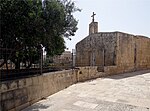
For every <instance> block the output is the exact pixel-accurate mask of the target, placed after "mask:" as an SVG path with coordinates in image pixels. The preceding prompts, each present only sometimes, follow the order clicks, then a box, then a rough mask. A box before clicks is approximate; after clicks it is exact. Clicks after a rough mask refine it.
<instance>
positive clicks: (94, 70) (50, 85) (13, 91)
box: [0, 66, 132, 111]
mask: <svg viewBox="0 0 150 111" xmlns="http://www.w3.org/2000/svg"><path fill="white" fill-rule="evenodd" d="M124 69H127V68H123V67H117V66H108V67H105V68H104V72H99V71H98V67H96V66H95V67H90V66H88V67H79V68H78V69H75V70H65V71H59V72H51V73H45V74H43V75H39V76H35V77H30V78H24V79H18V80H12V81H5V82H2V83H1V86H0V88H1V89H0V91H1V92H0V94H1V95H0V97H1V98H0V103H1V106H0V109H1V110H2V111H20V110H21V109H24V108H26V107H28V106H29V105H31V104H33V103H35V102H37V101H39V100H41V99H44V98H46V97H48V96H50V95H52V94H54V93H56V92H58V91H60V90H62V89H65V88H67V87H69V86H70V85H72V84H75V83H77V82H83V81H86V80H90V79H95V78H99V77H104V76H107V75H113V74H118V73H123V72H129V71H132V70H130V69H128V70H124ZM131 69H132V68H131ZM1 110H0V111H1Z"/></svg>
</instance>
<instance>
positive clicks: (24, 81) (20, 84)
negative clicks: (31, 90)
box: [18, 79, 26, 88]
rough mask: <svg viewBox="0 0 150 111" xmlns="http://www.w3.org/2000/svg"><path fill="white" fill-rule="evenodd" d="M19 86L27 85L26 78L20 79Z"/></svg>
mask: <svg viewBox="0 0 150 111" xmlns="http://www.w3.org/2000/svg"><path fill="white" fill-rule="evenodd" d="M18 87H19V88H23V87H26V79H20V80H19V81H18Z"/></svg>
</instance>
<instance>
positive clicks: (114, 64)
mask: <svg viewBox="0 0 150 111" xmlns="http://www.w3.org/2000/svg"><path fill="white" fill-rule="evenodd" d="M94 15H95V14H94V13H93V15H92V17H93V19H92V22H91V23H90V24H89V35H88V36H87V37H85V38H84V39H83V40H81V41H80V42H78V43H77V44H76V66H78V67H83V66H98V69H99V71H102V72H103V71H105V70H111V71H112V72H114V73H120V72H128V71H135V70H141V69H150V38H148V37H145V36H141V35H132V34H128V33H123V32H118V31H116V32H98V22H95V21H94Z"/></svg>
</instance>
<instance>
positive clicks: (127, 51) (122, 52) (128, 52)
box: [117, 33, 135, 72]
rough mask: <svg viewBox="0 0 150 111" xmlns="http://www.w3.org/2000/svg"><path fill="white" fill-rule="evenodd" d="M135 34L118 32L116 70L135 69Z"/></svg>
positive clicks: (127, 70) (126, 70)
mask: <svg viewBox="0 0 150 111" xmlns="http://www.w3.org/2000/svg"><path fill="white" fill-rule="evenodd" d="M134 57H135V36H134V35H130V34H125V33H118V46H117V67H118V72H129V71H134V70H135V63H134V62H135V61H134Z"/></svg>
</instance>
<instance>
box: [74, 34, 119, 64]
mask: <svg viewBox="0 0 150 111" xmlns="http://www.w3.org/2000/svg"><path fill="white" fill-rule="evenodd" d="M116 46H117V33H111V32H110V33H102V32H101V33H97V34H91V35H90V36H88V37H86V38H85V39H83V40H82V41H80V42H79V43H78V44H77V45H76V66H111V65H115V64H116Z"/></svg>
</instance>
